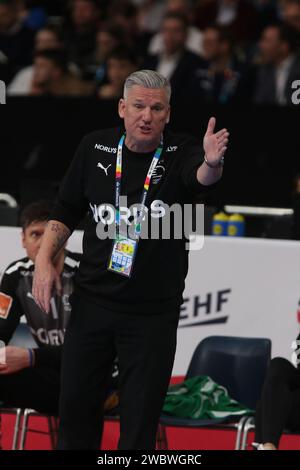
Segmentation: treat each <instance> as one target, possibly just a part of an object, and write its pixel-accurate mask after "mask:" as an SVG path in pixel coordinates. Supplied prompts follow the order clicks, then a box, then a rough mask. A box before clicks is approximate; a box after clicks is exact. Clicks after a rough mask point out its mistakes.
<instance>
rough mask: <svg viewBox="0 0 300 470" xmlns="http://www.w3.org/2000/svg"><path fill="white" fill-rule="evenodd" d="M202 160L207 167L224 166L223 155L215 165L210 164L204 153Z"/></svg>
mask: <svg viewBox="0 0 300 470" xmlns="http://www.w3.org/2000/svg"><path fill="white" fill-rule="evenodd" d="M204 161H205V163H206V165H207V166H208V167H209V168H213V169H215V168H222V167H223V166H224V157H221V159H220V161H219V162H218V163H217V164H216V165H212V164H211V163H210V162H209V160H208V159H207V156H206V155H204Z"/></svg>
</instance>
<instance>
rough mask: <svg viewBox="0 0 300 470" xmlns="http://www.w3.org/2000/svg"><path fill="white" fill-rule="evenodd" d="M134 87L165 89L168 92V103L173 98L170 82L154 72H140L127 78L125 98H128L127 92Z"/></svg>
mask: <svg viewBox="0 0 300 470" xmlns="http://www.w3.org/2000/svg"><path fill="white" fill-rule="evenodd" d="M134 85H138V86H142V87H144V88H164V89H165V90H166V92H167V96H168V101H169V100H170V97H171V85H170V82H169V80H168V79H167V78H166V77H164V76H163V75H161V74H160V73H158V72H155V71H154V70H138V71H137V72H133V73H132V74H131V75H129V76H128V77H127V78H126V81H125V84H124V93H123V96H124V98H125V99H126V98H127V92H128V90H129V89H130V88H132V87H133V86H134Z"/></svg>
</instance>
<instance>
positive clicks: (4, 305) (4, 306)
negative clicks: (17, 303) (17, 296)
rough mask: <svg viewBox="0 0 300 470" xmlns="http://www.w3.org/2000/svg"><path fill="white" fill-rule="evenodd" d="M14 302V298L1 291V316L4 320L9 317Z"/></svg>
mask: <svg viewBox="0 0 300 470" xmlns="http://www.w3.org/2000/svg"><path fill="white" fill-rule="evenodd" d="M12 303H13V298H12V297H10V296H9V295H6V294H4V293H3V292H0V318H3V319H4V320H5V319H6V318H7V317H8V314H9V311H10V309H11V306H12Z"/></svg>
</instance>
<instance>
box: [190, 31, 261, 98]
mask: <svg viewBox="0 0 300 470" xmlns="http://www.w3.org/2000/svg"><path fill="white" fill-rule="evenodd" d="M202 57H203V59H205V61H206V64H205V66H204V67H199V68H198V69H197V70H196V71H195V72H194V74H193V76H192V77H191V81H190V83H189V86H188V87H187V91H186V93H187V95H188V96H192V97H201V98H202V99H203V100H204V101H205V102H207V103H219V104H227V103H232V102H241V101H243V102H245V101H248V102H249V101H250V100H251V96H252V94H251V87H252V86H253V85H252V81H251V77H252V75H253V74H252V73H250V70H249V68H248V66H247V65H246V64H245V63H243V62H241V61H240V60H238V58H237V57H236V55H235V53H234V48H233V39H232V37H231V34H230V32H229V30H228V29H227V28H225V27H222V26H218V25H212V26H208V27H207V28H205V29H204V31H203V53H202Z"/></svg>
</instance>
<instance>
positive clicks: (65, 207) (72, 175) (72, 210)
mask: <svg viewBox="0 0 300 470" xmlns="http://www.w3.org/2000/svg"><path fill="white" fill-rule="evenodd" d="M85 154H86V137H85V138H83V139H82V141H81V142H80V144H79V146H78V148H77V150H76V153H75V156H74V158H73V161H72V163H71V165H70V167H69V169H68V171H67V173H66V175H65V177H64V179H63V181H62V183H61V185H60V189H59V193H58V198H57V200H56V203H55V207H54V209H53V211H52V213H51V215H50V219H51V220H57V221H59V222H61V223H63V224H64V225H66V226H67V227H68V228H69V229H70V231H71V232H73V230H74V229H75V228H76V226H77V225H78V224H79V222H80V221H81V220H82V219H83V218H84V216H85V215H86V212H87V209H88V203H87V200H86V198H85V195H84V184H85V171H86V168H85V160H86V158H85Z"/></svg>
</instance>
